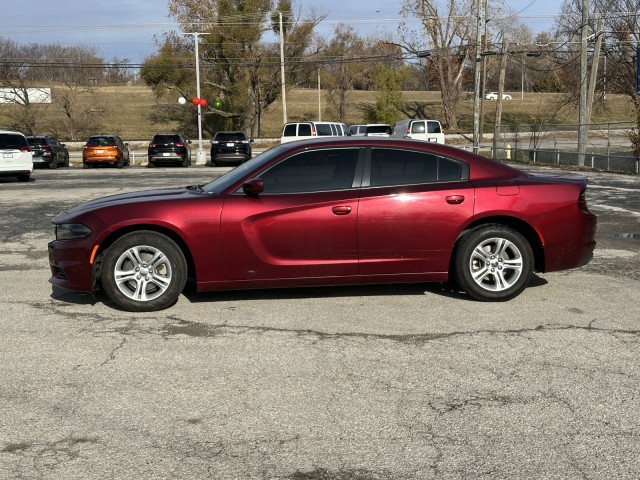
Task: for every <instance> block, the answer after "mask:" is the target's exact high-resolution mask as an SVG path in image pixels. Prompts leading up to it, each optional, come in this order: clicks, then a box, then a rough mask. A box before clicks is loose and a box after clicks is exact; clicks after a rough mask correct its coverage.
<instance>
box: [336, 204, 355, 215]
mask: <svg viewBox="0 0 640 480" xmlns="http://www.w3.org/2000/svg"><path fill="white" fill-rule="evenodd" d="M331 210H332V211H333V213H334V215H349V214H350V213H351V207H349V206H347V205H342V206H339V207H333V208H332V209H331Z"/></svg>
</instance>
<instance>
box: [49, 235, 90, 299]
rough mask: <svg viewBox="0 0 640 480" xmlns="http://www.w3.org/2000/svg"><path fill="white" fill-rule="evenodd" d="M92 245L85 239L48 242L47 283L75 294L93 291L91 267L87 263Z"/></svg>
mask: <svg viewBox="0 0 640 480" xmlns="http://www.w3.org/2000/svg"><path fill="white" fill-rule="evenodd" d="M92 249H93V243H92V242H90V241H87V239H79V240H54V241H52V242H49V245H48V251H49V267H50V268H51V278H50V279H49V282H50V283H52V284H53V285H56V286H58V287H62V288H65V289H67V290H73V291H77V292H91V291H92V290H93V265H91V264H90V263H89V259H90V258H91V251H92Z"/></svg>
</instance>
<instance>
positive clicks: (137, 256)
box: [101, 231, 187, 312]
mask: <svg viewBox="0 0 640 480" xmlns="http://www.w3.org/2000/svg"><path fill="white" fill-rule="evenodd" d="M101 280H102V288H103V289H104V291H105V293H106V294H107V296H108V297H109V298H110V299H111V301H113V303H115V304H116V306H118V307H119V308H122V309H123V310H128V311H131V312H152V311H156V310H162V309H164V308H167V307H169V306H171V305H173V304H174V303H175V302H176V301H177V300H178V297H179V296H180V293H181V292H182V290H183V289H184V286H185V284H186V281H187V262H186V260H185V258H184V254H183V253H182V250H180V248H179V247H178V246H177V245H176V243H175V242H174V241H173V240H171V239H170V238H168V237H167V236H165V235H162V234H160V233H157V232H152V231H139V232H132V233H129V234H127V235H124V236H123V237H121V238H120V239H118V240H117V241H116V242H115V243H114V244H113V245H111V246H110V247H109V248H108V250H107V251H106V252H105V255H104V261H103V264H102V278H101Z"/></svg>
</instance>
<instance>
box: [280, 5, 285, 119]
mask: <svg viewBox="0 0 640 480" xmlns="http://www.w3.org/2000/svg"><path fill="white" fill-rule="evenodd" d="M278 16H279V17H280V83H281V85H282V120H283V123H287V84H286V82H285V76H284V30H282V12H278Z"/></svg>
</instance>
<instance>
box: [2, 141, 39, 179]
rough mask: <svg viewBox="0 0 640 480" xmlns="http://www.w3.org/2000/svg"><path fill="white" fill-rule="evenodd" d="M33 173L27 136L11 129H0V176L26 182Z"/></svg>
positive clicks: (31, 156) (31, 155)
mask: <svg viewBox="0 0 640 480" xmlns="http://www.w3.org/2000/svg"><path fill="white" fill-rule="evenodd" d="M32 173H33V154H32V152H31V147H30V146H29V142H27V137H25V136H24V134H22V133H20V132H15V131H13V130H0V176H1V177H16V178H17V179H18V181H19V182H28V181H29V179H30V178H31V174H32Z"/></svg>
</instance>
